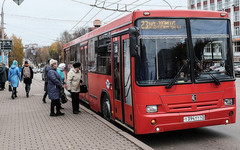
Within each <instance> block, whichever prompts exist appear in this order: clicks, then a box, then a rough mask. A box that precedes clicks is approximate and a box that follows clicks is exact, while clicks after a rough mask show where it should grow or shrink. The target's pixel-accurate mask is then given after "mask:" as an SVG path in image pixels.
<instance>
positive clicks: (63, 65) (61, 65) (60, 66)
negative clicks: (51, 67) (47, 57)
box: [58, 63, 66, 70]
mask: <svg viewBox="0 0 240 150" xmlns="http://www.w3.org/2000/svg"><path fill="white" fill-rule="evenodd" d="M65 67H66V65H65V64H64V63H61V64H59V65H58V68H59V69H60V70H63V69H64V68H65Z"/></svg>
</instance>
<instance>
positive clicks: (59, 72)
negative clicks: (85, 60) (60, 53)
mask: <svg viewBox="0 0 240 150" xmlns="http://www.w3.org/2000/svg"><path fill="white" fill-rule="evenodd" d="M57 72H58V74H59V75H60V77H61V82H62V84H65V76H64V73H63V71H62V70H61V69H59V68H57Z"/></svg>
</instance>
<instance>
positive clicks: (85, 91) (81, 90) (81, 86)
mask: <svg viewBox="0 0 240 150" xmlns="http://www.w3.org/2000/svg"><path fill="white" fill-rule="evenodd" d="M87 92H88V89H87V86H86V85H80V93H87Z"/></svg>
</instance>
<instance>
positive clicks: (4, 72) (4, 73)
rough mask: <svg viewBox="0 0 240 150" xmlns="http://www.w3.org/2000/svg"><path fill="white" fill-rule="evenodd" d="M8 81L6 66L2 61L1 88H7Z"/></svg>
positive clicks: (0, 71)
mask: <svg viewBox="0 0 240 150" xmlns="http://www.w3.org/2000/svg"><path fill="white" fill-rule="evenodd" d="M6 81H7V75H6V68H5V66H4V64H3V63H0V90H4V89H5V82H6Z"/></svg>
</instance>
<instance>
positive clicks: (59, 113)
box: [56, 111, 65, 116]
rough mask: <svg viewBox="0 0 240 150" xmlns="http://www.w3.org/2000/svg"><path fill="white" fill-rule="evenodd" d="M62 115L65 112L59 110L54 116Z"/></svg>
mask: <svg viewBox="0 0 240 150" xmlns="http://www.w3.org/2000/svg"><path fill="white" fill-rule="evenodd" d="M63 115H65V113H62V112H60V111H59V112H57V113H56V116H63Z"/></svg>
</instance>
